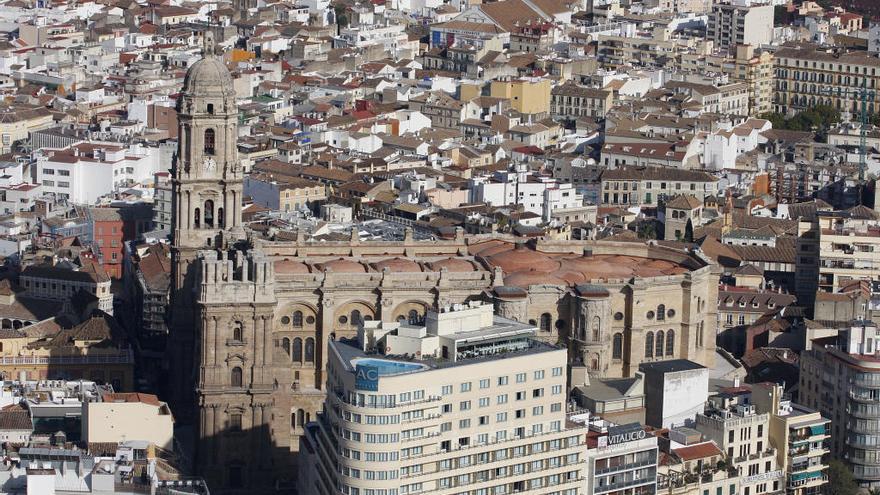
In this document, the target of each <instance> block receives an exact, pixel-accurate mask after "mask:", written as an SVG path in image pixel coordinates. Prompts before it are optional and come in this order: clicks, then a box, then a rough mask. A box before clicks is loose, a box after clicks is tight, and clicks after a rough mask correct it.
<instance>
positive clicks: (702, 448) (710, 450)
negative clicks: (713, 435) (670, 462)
mask: <svg viewBox="0 0 880 495" xmlns="http://www.w3.org/2000/svg"><path fill="white" fill-rule="evenodd" d="M673 452H675V455H677V456H678V457H680V458H681V460H682V461H693V460H696V459H705V458H707V457H713V456H716V455H721V449H719V448H718V446H717V445H715V442H703V443H698V444H695V445H688V446H687V447H681V448H678V449H673Z"/></svg>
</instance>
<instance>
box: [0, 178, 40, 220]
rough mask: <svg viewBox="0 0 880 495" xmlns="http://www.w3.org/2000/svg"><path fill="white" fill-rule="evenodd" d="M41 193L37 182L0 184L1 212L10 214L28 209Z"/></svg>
mask: <svg viewBox="0 0 880 495" xmlns="http://www.w3.org/2000/svg"><path fill="white" fill-rule="evenodd" d="M42 193H43V191H42V187H41V186H40V185H39V184H26V183H19V184H14V185H9V186H5V187H3V186H0V209H2V210H3V214H5V215H11V214H13V213H16V212H19V211H30V210H31V208H33V206H34V200H36V199H37V198H38V197H40V195H41V194H42Z"/></svg>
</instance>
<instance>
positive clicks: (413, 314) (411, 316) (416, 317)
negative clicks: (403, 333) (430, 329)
mask: <svg viewBox="0 0 880 495" xmlns="http://www.w3.org/2000/svg"><path fill="white" fill-rule="evenodd" d="M407 319H408V320H409V322H410V324H413V325H415V324H416V323H419V321H420V320H421V319H422V317H421V315H420V314H419V312H418V311H416V310H414V309H411V310H409V313H407Z"/></svg>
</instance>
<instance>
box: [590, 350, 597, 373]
mask: <svg viewBox="0 0 880 495" xmlns="http://www.w3.org/2000/svg"><path fill="white" fill-rule="evenodd" d="M590 369H591V370H593V371H599V356H598V355H596V354H593V357H592V359H590Z"/></svg>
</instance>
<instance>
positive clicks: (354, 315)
mask: <svg viewBox="0 0 880 495" xmlns="http://www.w3.org/2000/svg"><path fill="white" fill-rule="evenodd" d="M350 321H351V324H352V326H355V327H356V326H358V325H360V324H361V312H360V311H358V310H356V309H355V310H352V312H351V318H350Z"/></svg>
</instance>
